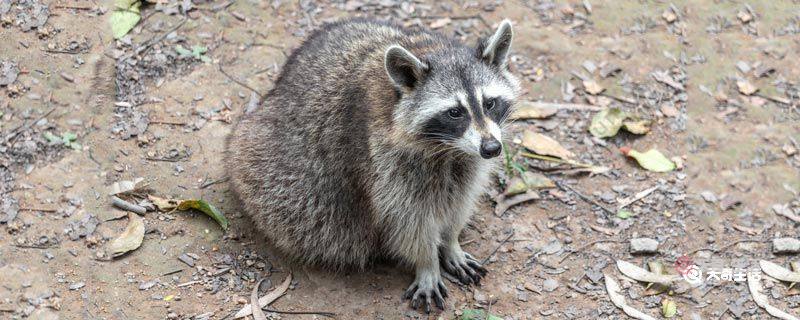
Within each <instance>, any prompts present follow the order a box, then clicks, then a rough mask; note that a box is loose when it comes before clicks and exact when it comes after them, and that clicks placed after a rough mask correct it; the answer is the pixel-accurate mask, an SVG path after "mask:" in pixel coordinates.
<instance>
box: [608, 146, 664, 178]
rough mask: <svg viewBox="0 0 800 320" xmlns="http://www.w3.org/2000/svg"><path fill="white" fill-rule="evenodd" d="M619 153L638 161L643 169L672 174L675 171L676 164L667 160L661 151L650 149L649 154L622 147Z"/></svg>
mask: <svg viewBox="0 0 800 320" xmlns="http://www.w3.org/2000/svg"><path fill="white" fill-rule="evenodd" d="M619 151H620V152H622V153H623V154H624V155H626V156H629V157H631V158H634V159H636V162H638V163H639V165H640V166H642V168H645V169H647V170H650V171H653V172H670V171H672V170H675V168H676V166H675V163H674V162H672V161H670V160H669V159H667V157H665V156H664V155H663V154H662V153H661V152H660V151H658V150H656V149H650V150H648V151H647V152H639V151H636V150H633V149H631V148H629V147H621V148H619Z"/></svg>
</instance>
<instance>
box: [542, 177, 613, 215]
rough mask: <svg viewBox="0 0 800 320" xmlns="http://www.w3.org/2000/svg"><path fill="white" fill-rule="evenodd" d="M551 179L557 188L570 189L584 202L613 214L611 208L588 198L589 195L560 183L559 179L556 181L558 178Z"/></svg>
mask: <svg viewBox="0 0 800 320" xmlns="http://www.w3.org/2000/svg"><path fill="white" fill-rule="evenodd" d="M553 181H555V183H556V186H558V188H559V189H562V190H564V189H566V190H568V191H572V193H574V194H576V195H577V196H578V198H581V199H583V201H586V202H588V203H590V204H593V205H596V206H598V207H600V209H603V211H605V212H607V213H608V214H611V215H613V214H615V213H614V211H611V209H609V208H606V207H604V206H603V205H601V204H600V203H599V202H597V201H595V200H594V199H592V198H589V197H587V196H585V195H583V194H582V193H580V192H578V191H576V190H575V189H573V188H572V187H570V186H568V185H566V184H564V183H562V182H561V181H558V180H553Z"/></svg>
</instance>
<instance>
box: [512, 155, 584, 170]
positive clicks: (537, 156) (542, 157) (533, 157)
mask: <svg viewBox="0 0 800 320" xmlns="http://www.w3.org/2000/svg"><path fill="white" fill-rule="evenodd" d="M519 154H520V155H521V156H523V157H526V158H531V159H537V160H542V161H550V162H555V163H558V164H568V165H572V166H575V167H581V168H591V167H594V166H593V165H591V164H586V163H580V162H575V161H571V160H563V159H559V158H556V157H550V156H543V155H539V154H535V153H530V152H520V153H519Z"/></svg>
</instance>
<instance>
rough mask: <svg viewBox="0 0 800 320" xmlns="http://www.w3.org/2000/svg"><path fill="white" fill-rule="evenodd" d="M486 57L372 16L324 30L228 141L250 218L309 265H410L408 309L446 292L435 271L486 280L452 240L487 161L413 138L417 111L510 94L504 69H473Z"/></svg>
mask: <svg viewBox="0 0 800 320" xmlns="http://www.w3.org/2000/svg"><path fill="white" fill-rule="evenodd" d="M389 48H393V49H389ZM485 48H487V42H485V41H482V42H481V43H480V44H479V45H478V46H477V47H467V46H464V45H462V44H460V43H458V42H456V41H454V40H452V39H449V38H446V37H443V36H441V35H439V34H435V33H431V32H428V31H411V30H407V29H403V28H400V27H398V26H395V25H392V24H387V23H382V22H375V21H369V20H348V21H342V22H337V23H333V24H328V25H325V26H323V27H322V29H321V30H319V31H317V32H315V33H314V34H312V35H311V37H310V38H309V39H308V40H306V41H305V43H303V45H302V46H301V47H300V48H299V49H297V50H296V51H295V52H294V53H293V54H292V55H291V56H290V57H289V59H288V61H287V62H286V65H285V66H284V69H283V72H282V73H281V75H280V76H279V77H278V79H277V80H276V83H275V87H274V89H273V90H272V91H271V92H270V93H269V94H268V95H267V97H266V98H265V102H264V107H263V108H261V109H259V110H257V111H255V112H253V113H252V114H248V115H244V116H243V118H242V119H241V120H240V122H239V123H238V124H237V125H236V127H235V128H234V130H233V133H232V134H231V136H230V138H229V141H228V153H227V154H228V157H227V159H226V165H227V167H228V168H229V175H230V178H231V183H232V186H233V190H234V191H235V193H236V194H237V196H238V198H239V199H240V200H241V201H242V203H243V204H244V209H245V212H246V213H247V214H248V215H249V216H251V217H252V220H253V221H254V223H255V225H256V227H257V228H258V229H259V230H260V231H262V232H263V233H264V235H265V236H266V237H267V238H268V239H269V240H270V241H271V242H272V243H273V245H274V246H275V247H276V248H278V249H279V250H281V251H282V252H283V253H284V254H285V255H286V256H288V257H290V258H292V259H294V260H296V261H298V262H301V263H304V264H309V265H315V266H322V267H326V268H329V269H333V270H341V269H345V268H357V269H361V268H365V267H366V266H367V265H368V264H369V263H370V262H371V261H372V260H374V259H375V258H378V257H388V258H393V259H397V260H399V261H402V262H405V263H407V264H409V265H410V266H412V267H413V268H414V269H415V271H416V274H417V277H416V280H415V282H414V284H412V286H411V287H410V288H409V292H408V296H409V297H411V298H413V300H412V303H414V304H415V305H416V304H419V303H421V302H425V301H424V300H427V303H426V306H429V305H430V299H434V302H435V303H436V304H437V305H439V304H440V303H439V302H440V300H441V298H442V296H446V289H445V288H444V285H443V283H442V281H441V275H440V273H439V267H440V266H441V267H443V268H444V270H446V271H448V272H451V273H453V274H454V275H455V276H457V277H459V278H460V279H462V281H465V282H473V281H474V282H477V281H479V280H480V277H481V275H482V272H485V271H484V270H483V268H482V267H480V265H479V263H478V262H477V261H475V259H474V258H472V257H471V256H470V255H469V254H466V253H464V252H463V251H462V250H461V247H460V246H459V244H458V235H459V233H460V232H461V230H462V229H463V228H464V226H465V225H466V223H467V221H468V220H469V218H470V216H471V215H472V212H473V211H474V207H475V204H476V202H477V200H478V197H479V196H480V195H481V194H482V192H484V188H485V187H486V186H487V184H488V183H489V180H490V175H491V172H492V169H493V168H494V167H495V161H492V160H485V159H482V158H481V157H480V156H477V155H476V154H475V153H474V152H467V151H465V149H463V148H459V147H457V146H456V145H455V143H454V142H452V141H439V140H436V139H426V138H421V136H420V133H421V131H420V130H423V129H422V126H421V125H420V124H421V123H424V121H425V120H426V118H425V116H420V114H424V113H425V112H426V111H431V110H432V109H436V108H439V107H440V106H439V105H438V104H437V102H442V101H450V98H451V97H454V93H455V92H467V93H470V92H475V91H476V90H477V89H476V88H479V87H481V86H489V85H490V84H491V85H494V86H495V89H496V90H495V91H498V90H499V91H503V92H506V93H507V94H509V95H516V92H517V90H518V88H517V82H516V80H515V79H514V78H513V77H512V76H511V75H510V74H509V73H508V72H507V70H506V68H505V64H504V65H502V66H500V67H498V66H497V65H492V64H490V63H485V62H484V61H483V60H482V58H483V53H484V52H485ZM503 55H505V53H503ZM412 58H413V59H412ZM417 59H418V60H417ZM398 61H399V62H410V63H411V64H410V66H411V67H413V68H416V69H414V72H417V73H415V74H414V75H415V81H411V82H409V81H406V80H405V78H403V77H402V76H403V75H404V74H402V73H401V74H400V77H394V76H393V75H392V74H393V73H392V72H393V71H396V70H398V69H396V68H394V67H396V66H401V67H402V66H403V64H402V63H400V64H398V63H397V62H398ZM503 63H505V62H503ZM401 71H402V70H401ZM390 75H391V76H390ZM397 79H399V82H398V80H397ZM467 85H468V86H467ZM497 87H499V88H500V89H497ZM511 98H513V97H511ZM448 103H449V102H448ZM475 110H478V111H472V112H478V113H481V114H482V112H483V111H480V110H482V109H480V108H479V109H475ZM438 111H441V110H438ZM431 112H433V111H431ZM431 114H433V113H431ZM428 117H430V114H429V115H428ZM474 119H484V118H482V117H479V116H478V115H476V116H475V117H474ZM476 121H477V120H474V121H473V122H476ZM481 121H484V122H485V123H488V122H491V121H489V120H481ZM501 122H502V121H501ZM485 123H484V124H485ZM498 126H501V123H496V124H495V127H498ZM478 127H481V124H479V123H473V124H470V128H478ZM475 130H477V131H480V135H482V136H486V135H489V133H487V132H488V131H487V130H489V129H485V128H484V129H475ZM497 130H499V129H497ZM477 131H476V132H477ZM476 134H477V133H476ZM492 134H497V132H495V133H492ZM498 138H499V137H498ZM459 139H460V138H459ZM440 257H441V259H440ZM440 260H441V261H440Z"/></svg>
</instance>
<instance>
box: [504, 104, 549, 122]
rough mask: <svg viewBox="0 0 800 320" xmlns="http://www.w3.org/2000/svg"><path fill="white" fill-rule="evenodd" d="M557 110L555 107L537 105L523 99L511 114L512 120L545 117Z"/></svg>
mask: <svg viewBox="0 0 800 320" xmlns="http://www.w3.org/2000/svg"><path fill="white" fill-rule="evenodd" d="M557 112H558V109H557V108H554V107H544V106H539V105H538V104H536V103H533V102H529V101H525V102H522V103H520V106H519V107H518V108H517V110H516V111H514V113H513V114H511V119H512V120H524V119H545V118H548V117H550V116H552V115H554V114H556V113H557Z"/></svg>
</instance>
